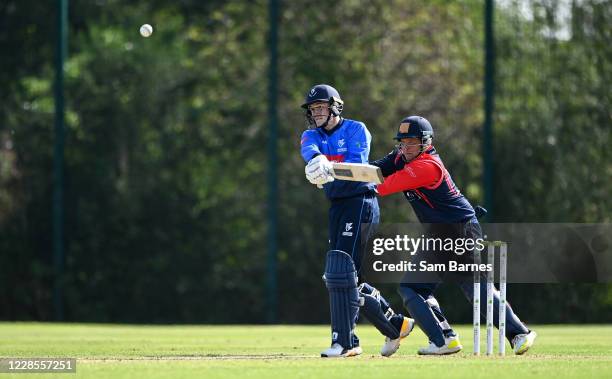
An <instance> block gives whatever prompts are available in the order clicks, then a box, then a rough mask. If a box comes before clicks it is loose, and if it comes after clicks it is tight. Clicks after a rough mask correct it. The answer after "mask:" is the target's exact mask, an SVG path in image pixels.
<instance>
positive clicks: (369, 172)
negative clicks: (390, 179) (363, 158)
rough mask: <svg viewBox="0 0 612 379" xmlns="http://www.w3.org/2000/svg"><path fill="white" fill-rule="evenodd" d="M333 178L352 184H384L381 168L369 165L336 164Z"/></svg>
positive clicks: (334, 164)
mask: <svg viewBox="0 0 612 379" xmlns="http://www.w3.org/2000/svg"><path fill="white" fill-rule="evenodd" d="M333 176H334V178H336V179H340V180H349V181H352V182H369V183H370V182H371V183H376V184H380V183H382V182H383V176H382V172H381V171H380V168H379V167H376V166H373V165H371V164H367V163H342V162H334V163H333Z"/></svg>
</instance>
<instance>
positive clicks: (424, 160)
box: [370, 116, 536, 355]
mask: <svg viewBox="0 0 612 379" xmlns="http://www.w3.org/2000/svg"><path fill="white" fill-rule="evenodd" d="M433 137H434V131H433V128H432V126H431V124H430V123H429V121H427V120H426V119H425V118H423V117H419V116H410V117H406V118H404V119H403V120H402V121H401V123H400V125H399V128H398V131H397V135H396V136H395V140H397V141H398V142H399V144H398V145H397V146H396V148H395V149H394V150H393V151H392V152H391V153H390V154H388V155H387V156H385V157H384V158H382V159H380V160H378V161H374V162H370V164H373V165H375V166H378V167H380V168H381V171H382V174H383V176H384V177H385V181H384V183H382V184H380V185H378V186H377V191H378V194H379V195H380V196H387V195H390V194H393V193H396V192H403V193H404V196H405V197H406V200H408V202H409V203H410V205H411V206H412V209H413V210H414V213H415V214H416V216H417V218H418V219H419V221H420V222H421V223H425V224H432V225H436V227H440V226H443V225H444V226H452V225H455V226H456V225H458V226H459V227H457V228H454V230H453V228H451V227H449V228H448V230H449V235H448V237H452V238H472V239H477V238H482V230H481V227H480V224H479V223H478V219H477V212H476V211H475V210H474V208H473V207H472V205H471V204H470V202H469V201H468V200H467V199H466V198H465V197H464V196H463V195H462V194H461V192H460V191H459V189H458V188H457V186H456V185H455V183H454V182H453V180H452V178H451V176H450V174H449V173H448V171H447V170H446V168H445V167H444V164H443V163H442V159H441V158H440V156H439V154H438V152H437V151H436V149H435V148H434V146H433V145H432V141H433ZM476 208H477V209H478V210H479V211H480V210H482V211H484V210H483V209H482V208H480V207H476ZM485 212H486V211H485ZM444 230H446V228H445V229H444ZM445 233H446V231H445ZM437 286H438V283H401V284H400V288H399V290H398V292H399V293H400V295H401V296H402V300H403V302H404V306H405V307H406V309H407V310H408V312H409V313H410V315H411V317H414V319H415V320H416V323H417V324H418V325H419V327H420V328H421V329H422V330H423V332H424V333H425V334H426V335H427V337H428V338H429V346H427V347H423V348H421V349H419V351H418V353H419V354H421V355H441V354H452V353H456V352H458V351H460V350H461V349H462V346H461V343H460V341H459V337H458V336H457V334H456V333H455V332H454V331H453V329H452V328H451V327H450V325H449V323H448V321H447V319H446V317H445V316H444V314H443V313H442V309H441V308H440V305H439V304H438V301H437V300H436V298H435V297H434V291H435V290H436V288H437ZM461 290H462V291H463V293H464V294H465V296H466V297H467V298H468V299H469V300H470V302H471V301H472V297H473V295H472V290H473V287H472V282H469V283H462V284H461ZM482 291H483V292H482V293H481V298H483V299H484V298H486V288H485V287H484V286H482ZM494 303H495V304H494V306H495V308H496V309H497V308H498V306H499V291H497V290H495V293H494ZM506 304H507V305H506V331H507V333H506V338H507V339H508V340H509V341H510V345H511V346H512V348H513V349H514V353H515V354H519V355H520V354H523V353H525V352H526V351H527V350H528V349H529V348H530V347H531V346H532V345H533V343H534V341H535V338H536V333H535V332H534V331H531V330H529V329H528V328H527V326H525V324H523V322H521V320H520V319H519V318H518V317H517V316H516V314H515V313H514V312H513V311H512V308H511V307H510V304H508V303H506ZM482 312H483V314H484V313H485V309H484V308H483V309H482ZM494 324H495V327H499V320H498V315H497V313H496V314H495V317H494Z"/></svg>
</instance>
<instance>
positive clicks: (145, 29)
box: [140, 24, 153, 37]
mask: <svg viewBox="0 0 612 379" xmlns="http://www.w3.org/2000/svg"><path fill="white" fill-rule="evenodd" d="M151 34H153V27H152V26H151V25H149V24H144V25H143V26H141V27H140V35H141V36H143V37H148V36H150V35H151Z"/></svg>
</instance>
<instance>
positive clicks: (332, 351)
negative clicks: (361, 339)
mask: <svg viewBox="0 0 612 379" xmlns="http://www.w3.org/2000/svg"><path fill="white" fill-rule="evenodd" d="M362 352H363V350H362V349H361V346H355V347H354V348H352V349H345V348H343V347H342V345H340V344H339V343H335V344H333V345H331V347H330V348H328V349H325V350H324V351H322V352H321V357H323V358H343V357H354V356H356V355H360V354H361V353H362Z"/></svg>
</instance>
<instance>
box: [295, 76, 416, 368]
mask: <svg viewBox="0 0 612 379" xmlns="http://www.w3.org/2000/svg"><path fill="white" fill-rule="evenodd" d="M343 104H344V102H343V101H342V99H341V98H340V94H339V93H338V91H337V90H336V89H335V88H333V87H331V86H329V85H326V84H319V85H316V86H314V87H312V88H311V89H310V91H308V94H307V95H306V100H305V102H304V104H302V108H304V109H305V111H306V120H307V122H308V126H309V128H308V129H307V130H306V131H304V133H303V134H302V138H301V154H302V158H304V161H305V162H306V163H307V164H306V168H305V172H306V178H307V179H308V181H309V182H310V183H312V184H315V185H317V186H319V187H322V189H323V191H325V195H326V196H327V198H328V199H329V200H330V203H331V206H330V208H329V251H328V252H327V257H326V263H325V273H324V276H323V279H324V281H325V285H326V287H327V289H328V292H329V305H330V313H331V332H332V333H331V337H332V338H331V347H329V348H328V349H326V350H324V351H323V352H322V353H321V357H350V356H356V355H359V354H361V353H362V349H361V347H360V346H359V338H357V336H356V335H355V325H356V322H357V317H358V314H359V312H360V310H361V313H362V314H363V315H364V316H365V317H366V318H367V319H368V320H369V321H370V322H371V323H372V324H373V325H374V326H375V327H376V328H377V329H378V330H379V331H380V332H381V333H382V334H383V335H384V336H385V337H386V338H385V343H384V345H383V347H382V349H381V354H382V355H383V356H390V355H392V354H393V353H395V352H396V351H397V349H398V348H399V345H400V341H401V339H402V338H404V337H406V336H407V335H408V334H409V333H410V332H411V331H412V328H413V327H414V320H412V319H410V318H408V317H404V316H403V315H401V314H396V313H395V312H394V311H393V309H391V307H390V306H389V303H388V302H387V301H386V300H385V299H384V298H383V297H382V295H381V294H380V292H379V291H378V290H377V289H376V288H374V287H372V286H371V285H369V284H367V283H361V284H359V271H360V266H361V253H362V251H363V247H364V245H365V243H366V242H367V239H368V238H369V236H371V235H372V234H373V232H374V227H375V226H376V224H378V221H379V216H380V213H379V208H378V200H377V198H376V191H375V185H374V184H373V183H363V182H352V181H344V180H334V177H333V176H332V175H331V169H332V163H331V162H334V161H335V162H353V163H367V162H368V156H369V153H370V142H371V139H372V138H371V135H370V133H369V132H368V129H367V128H366V126H365V124H364V123H362V122H359V121H354V120H349V119H345V118H342V117H341V116H340V114H341V113H342V109H343Z"/></svg>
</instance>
